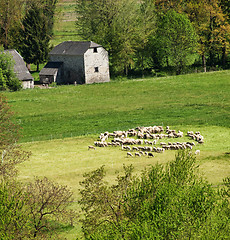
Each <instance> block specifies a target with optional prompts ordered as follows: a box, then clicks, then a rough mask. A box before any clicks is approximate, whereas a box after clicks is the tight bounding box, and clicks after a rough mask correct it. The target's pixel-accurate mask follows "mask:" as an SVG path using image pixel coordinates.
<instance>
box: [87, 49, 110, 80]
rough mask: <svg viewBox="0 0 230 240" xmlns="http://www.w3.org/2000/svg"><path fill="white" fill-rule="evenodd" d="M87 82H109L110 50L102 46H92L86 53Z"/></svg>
mask: <svg viewBox="0 0 230 240" xmlns="http://www.w3.org/2000/svg"><path fill="white" fill-rule="evenodd" d="M84 64H85V83H86V84H90V83H100V82H109V81H110V76H109V59H108V52H107V51H106V50H105V49H104V48H102V47H99V48H96V49H94V48H90V49H88V50H87V51H86V53H85V54H84Z"/></svg>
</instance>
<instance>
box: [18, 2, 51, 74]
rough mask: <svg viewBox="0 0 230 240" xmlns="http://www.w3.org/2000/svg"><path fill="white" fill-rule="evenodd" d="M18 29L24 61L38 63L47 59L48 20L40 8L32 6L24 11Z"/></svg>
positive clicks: (20, 49)
mask: <svg viewBox="0 0 230 240" xmlns="http://www.w3.org/2000/svg"><path fill="white" fill-rule="evenodd" d="M22 25H23V27H22V28H21V30H20V37H19V44H18V46H19V51H20V53H21V55H22V56H23V58H24V60H25V61H26V63H28V64H30V63H33V64H36V65H37V71H39V64H40V63H44V62H46V61H47V59H48V53H49V50H50V49H49V41H50V35H49V29H48V20H47V18H46V16H45V15H44V14H43V11H42V9H40V8H38V7H37V6H34V7H33V8H30V9H29V10H28V12H27V13H26V15H25V17H24V19H23V21H22Z"/></svg>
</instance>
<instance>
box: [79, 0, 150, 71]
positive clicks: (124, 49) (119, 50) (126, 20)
mask: <svg viewBox="0 0 230 240" xmlns="http://www.w3.org/2000/svg"><path fill="white" fill-rule="evenodd" d="M147 2H150V1H143V3H139V1H136V0H128V1H127V0H126V1H124V0H115V1H114V0H113V1H112V0H109V1H104V0H99V1H98V0H97V1H95V0H87V1H82V0H78V1H77V8H76V9H77V22H76V24H77V28H78V31H79V33H80V35H81V36H82V37H83V39H85V40H93V41H95V42H97V43H100V44H101V45H103V46H104V47H105V48H106V50H107V51H108V53H109V57H110V65H111V70H112V72H113V73H114V72H115V73H122V72H125V73H126V74H127V73H128V69H129V68H130V66H131V65H133V64H134V57H135V51H136V49H137V48H140V42H141V40H142V39H143V40H144V41H143V42H144V43H145V42H146V39H147V37H148V31H147V29H149V28H150V27H149V22H148V23H147V21H152V17H149V16H146V14H147V13H150V12H151V11H149V10H147V7H146V9H145V10H146V11H145V10H144V8H143V5H144V4H146V3H147ZM149 5H150V4H149ZM149 5H148V6H149ZM141 10H142V12H141ZM127 12H128V13H129V14H127ZM141 14H142V15H143V16H145V22H143V21H142V20H143V18H142V16H141ZM144 27H145V28H144ZM143 42H142V43H143ZM143 45H145V44H143Z"/></svg>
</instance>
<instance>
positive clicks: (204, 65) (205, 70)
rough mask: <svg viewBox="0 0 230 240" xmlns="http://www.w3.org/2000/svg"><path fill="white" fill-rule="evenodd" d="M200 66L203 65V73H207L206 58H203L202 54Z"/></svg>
mask: <svg viewBox="0 0 230 240" xmlns="http://www.w3.org/2000/svg"><path fill="white" fill-rule="evenodd" d="M202 65H203V68H204V72H207V68H206V58H205V56H204V54H202Z"/></svg>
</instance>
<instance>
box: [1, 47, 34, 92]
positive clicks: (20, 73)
mask: <svg viewBox="0 0 230 240" xmlns="http://www.w3.org/2000/svg"><path fill="white" fill-rule="evenodd" d="M4 52H5V53H9V54H10V55H11V56H12V59H13V61H14V72H15V74H16V76H17V78H18V79H19V80H20V81H21V82H22V88H23V89H26V88H34V78H33V77H32V75H31V74H30V72H29V71H28V69H27V67H26V64H25V62H24V60H23V58H22V56H21V55H20V54H19V53H18V52H17V51H16V50H15V49H10V50H4Z"/></svg>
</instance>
